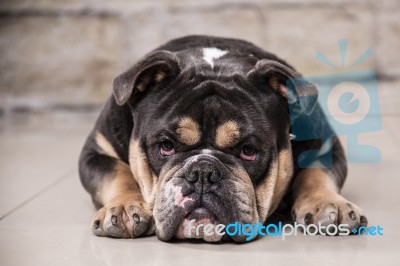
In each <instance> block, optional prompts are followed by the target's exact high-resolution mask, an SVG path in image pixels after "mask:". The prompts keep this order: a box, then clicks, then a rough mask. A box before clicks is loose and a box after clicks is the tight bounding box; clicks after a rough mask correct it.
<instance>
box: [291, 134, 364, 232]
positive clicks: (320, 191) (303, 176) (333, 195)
mask: <svg viewBox="0 0 400 266" xmlns="http://www.w3.org/2000/svg"><path fill="white" fill-rule="evenodd" d="M345 177H346V162H345V159H344V154H343V150H342V147H341V145H340V143H339V142H338V141H337V140H335V141H334V144H333V167H332V168H331V169H322V168H306V169H302V170H301V171H300V172H299V173H298V174H297V176H296V177H295V180H294V183H293V199H294V204H293V207H292V218H293V220H294V221H296V222H297V223H300V224H304V225H306V226H307V225H309V224H316V225H318V224H319V223H321V225H323V226H327V225H329V224H348V227H347V228H348V229H349V230H350V231H351V230H353V229H357V228H359V227H360V226H366V225H367V218H366V216H365V214H364V212H363V210H362V209H361V208H359V207H358V206H357V205H355V204H354V203H351V202H349V201H348V200H346V199H345V198H344V197H343V196H341V195H340V194H339V193H340V189H341V187H342V185H343V183H344V179H345ZM333 229H334V228H333Z"/></svg>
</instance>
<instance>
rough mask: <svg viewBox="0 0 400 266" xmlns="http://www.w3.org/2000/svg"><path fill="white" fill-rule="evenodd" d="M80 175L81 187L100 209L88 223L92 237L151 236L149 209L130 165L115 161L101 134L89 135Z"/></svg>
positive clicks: (119, 160) (151, 225)
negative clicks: (90, 222)
mask: <svg viewBox="0 0 400 266" xmlns="http://www.w3.org/2000/svg"><path fill="white" fill-rule="evenodd" d="M79 173H80V178H81V182H82V184H83V186H84V187H85V189H86V190H87V191H88V192H89V193H90V194H91V196H92V199H93V202H94V203H95V205H96V207H97V208H100V209H99V210H98V211H97V213H96V214H95V216H94V218H93V220H92V224H91V226H92V230H93V232H94V234H95V235H98V236H110V237H117V238H131V237H138V236H141V235H149V234H153V233H154V222H153V218H152V210H151V208H150V206H148V204H147V203H146V202H145V201H144V199H143V197H142V194H141V192H140V188H139V186H138V184H137V182H136V181H135V179H134V177H133V175H132V172H131V170H130V168H129V165H128V164H127V163H125V162H124V161H122V160H121V159H119V158H118V155H117V154H116V152H115V151H114V149H113V148H112V145H111V144H110V142H108V141H107V139H106V138H105V137H104V135H102V134H101V133H99V132H95V133H93V134H91V135H90V136H89V138H88V141H87V142H86V144H85V147H84V149H83V151H82V154H81V158H80V161H79Z"/></svg>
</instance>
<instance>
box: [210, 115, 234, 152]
mask: <svg viewBox="0 0 400 266" xmlns="http://www.w3.org/2000/svg"><path fill="white" fill-rule="evenodd" d="M239 138H240V130H239V126H238V124H237V123H236V122H235V121H232V120H229V121H227V122H225V123H223V124H222V125H220V126H218V128H217V134H216V136H215V143H216V144H217V145H218V146H219V147H221V148H229V147H233V146H234V145H236V144H237V142H238V141H239Z"/></svg>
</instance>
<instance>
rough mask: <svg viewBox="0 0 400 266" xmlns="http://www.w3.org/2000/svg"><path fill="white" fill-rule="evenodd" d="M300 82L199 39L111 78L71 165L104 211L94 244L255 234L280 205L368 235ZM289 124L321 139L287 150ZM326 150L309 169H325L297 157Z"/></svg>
mask: <svg viewBox="0 0 400 266" xmlns="http://www.w3.org/2000/svg"><path fill="white" fill-rule="evenodd" d="M297 77H300V75H299V74H298V73H297V72H296V71H295V70H294V69H293V68H292V67H291V66H289V65H288V64H286V63H285V62H284V61H282V60H281V59H279V58H277V57H276V56H274V55H272V54H269V53H267V52H265V51H263V50H261V49H259V48H257V47H256V46H254V45H252V44H250V43H247V42H244V41H240V40H234V39H225V38H215V37H207V36H189V37H185V38H181V39H176V40H172V41H170V42H168V43H167V44H165V45H163V46H161V47H159V48H158V49H156V50H154V51H153V52H152V53H150V54H148V55H147V56H145V57H144V58H143V59H142V60H141V61H139V62H138V63H137V64H135V65H134V66H133V67H132V68H131V69H129V70H128V71H126V72H124V73H122V74H121V75H120V76H118V77H117V78H116V79H115V80H114V82H113V89H114V97H111V98H110V99H109V100H108V102H107V103H106V105H105V107H104V109H103V111H102V113H101V115H100V117H99V119H98V121H97V123H96V125H95V128H94V130H93V131H92V133H91V134H90V136H89V137H88V140H87V142H86V144H85V147H84V149H83V151H82V154H81V158H80V163H79V169H80V177H81V181H82V183H83V185H84V187H85V188H86V190H87V191H88V192H89V193H90V194H91V195H92V199H93V201H94V203H95V205H96V207H98V208H100V209H99V210H98V212H97V214H96V216H95V218H94V220H93V223H92V228H93V231H94V233H95V234H96V235H99V236H111V237H121V238H122V237H123V238H127V237H139V236H144V235H151V234H154V233H156V234H157V236H158V237H159V238H160V239H162V240H170V239H172V238H174V237H175V238H179V239H184V238H193V237H196V238H203V239H204V240H206V241H220V240H221V238H220V237H218V236H216V235H212V236H206V235H205V234H201V235H200V236H196V235H193V234H191V232H190V231H188V228H187V225H188V222H189V221H191V220H195V221H194V222H195V224H196V225H198V224H214V225H216V224H218V223H222V224H228V223H233V222H236V221H237V222H239V223H252V224H256V223H258V222H262V223H263V222H265V220H266V219H267V217H269V216H270V215H271V214H272V213H273V212H274V210H276V208H277V207H278V205H279V203H281V202H282V200H283V198H284V196H285V201H286V203H287V204H289V205H290V206H291V207H292V217H293V219H294V220H295V221H297V222H299V223H303V224H309V223H314V224H317V223H319V222H321V223H322V224H323V225H327V224H332V223H335V224H337V223H342V224H348V225H349V229H350V230H351V229H352V228H357V227H359V226H360V225H365V224H366V223H367V222H366V218H365V216H364V214H363V211H362V210H361V209H360V208H358V207H357V206H356V205H354V204H352V203H350V202H348V201H347V200H346V199H344V198H343V197H342V196H340V195H339V191H340V189H341V187H342V185H343V182H344V180H345V177H346V162H345V157H344V153H343V150H342V147H341V145H340V143H339V142H338V141H337V139H336V138H335V135H334V132H333V131H332V129H331V128H330V126H329V124H328V123H327V121H326V119H325V118H324V116H323V113H322V111H321V109H320V107H319V105H318V104H317V103H316V99H315V98H316V97H303V96H309V95H311V96H313V95H314V96H315V95H316V89H315V87H313V86H311V85H309V86H305V88H303V91H301V92H299V91H290V90H289V89H288V87H287V86H286V81H287V80H291V79H294V78H297ZM300 94H301V95H300ZM288 102H290V103H291V104H294V105H295V106H296V107H297V109H295V110H296V113H294V114H293V113H291V114H289V108H288ZM315 114H317V115H315ZM291 115H294V116H295V117H296V119H295V120H294V122H293V119H292V126H293V123H298V125H300V126H301V127H302V128H304V130H309V131H310V130H311V131H316V130H319V131H324V134H323V135H324V136H326V139H323V140H319V141H318V140H310V141H296V140H291V139H290V127H291V119H290V118H291V117H290V116H291ZM311 117H318V120H317V121H315V120H312V119H311ZM292 118H293V116H292ZM327 139H333V141H332V145H331V147H330V148H329V151H325V152H322V153H321V152H320V153H318V154H319V155H318V156H316V157H311V158H307V160H308V164H313V163H321V162H323V161H324V156H331V157H332V167H331V168H323V169H322V168H300V167H299V166H298V161H299V159H301V158H299V155H300V154H302V152H303V151H306V150H309V149H320V150H322V149H321V146H322V145H321V143H324V142H325V140H327ZM232 239H233V240H234V241H237V242H242V241H244V237H243V236H234V237H232Z"/></svg>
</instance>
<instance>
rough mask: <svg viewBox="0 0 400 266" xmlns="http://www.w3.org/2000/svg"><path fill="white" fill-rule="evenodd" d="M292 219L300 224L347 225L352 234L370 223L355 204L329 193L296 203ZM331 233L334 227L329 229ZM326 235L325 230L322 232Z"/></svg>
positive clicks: (302, 198)
mask: <svg viewBox="0 0 400 266" xmlns="http://www.w3.org/2000/svg"><path fill="white" fill-rule="evenodd" d="M292 219H293V221H295V222H297V223H298V224H303V225H305V226H308V225H310V224H315V225H317V226H318V224H321V226H324V227H326V226H328V225H330V224H335V225H339V224H347V225H348V226H346V227H347V228H348V229H349V230H350V232H351V231H352V230H353V229H358V228H359V227H360V226H366V225H367V223H368V221H367V217H366V216H365V214H364V211H363V210H362V209H361V208H359V207H358V206H357V205H355V204H354V203H351V202H349V201H348V200H346V199H345V198H343V197H342V196H341V195H339V194H336V193H332V192H328V193H326V194H324V195H316V196H312V195H307V196H304V197H301V198H299V199H297V200H296V201H295V204H294V205H293V208H292ZM328 230H329V232H330V233H333V231H334V230H335V228H334V227H328ZM321 232H322V233H326V231H325V230H323V229H322V230H321Z"/></svg>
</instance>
